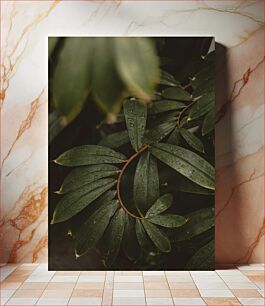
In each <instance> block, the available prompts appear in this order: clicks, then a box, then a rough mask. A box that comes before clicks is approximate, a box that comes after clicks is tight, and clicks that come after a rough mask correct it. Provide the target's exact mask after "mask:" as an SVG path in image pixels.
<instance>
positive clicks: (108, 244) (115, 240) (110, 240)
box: [103, 208, 125, 267]
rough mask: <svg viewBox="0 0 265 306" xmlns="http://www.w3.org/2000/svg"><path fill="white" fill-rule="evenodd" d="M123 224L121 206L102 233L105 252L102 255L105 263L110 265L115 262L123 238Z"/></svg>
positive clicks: (123, 217)
mask: <svg viewBox="0 0 265 306" xmlns="http://www.w3.org/2000/svg"><path fill="white" fill-rule="evenodd" d="M124 225H125V212H124V210H123V209H122V208H120V209H118V210H117V211H116V213H115V215H114V216H113V217H112V218H111V221H110V223H109V225H108V227H107V229H106V231H105V233H104V236H103V241H104V244H105V246H104V249H106V252H105V253H104V255H103V258H104V262H105V265H106V266H107V267H111V266H112V264H113V263H114V262H115V260H116V258H117V256H118V254H119V251H120V246H121V242H122V239H123V232H124Z"/></svg>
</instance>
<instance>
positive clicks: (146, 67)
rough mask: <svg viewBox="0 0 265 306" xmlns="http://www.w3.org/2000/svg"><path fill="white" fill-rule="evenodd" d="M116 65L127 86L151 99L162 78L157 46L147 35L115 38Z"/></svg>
mask: <svg viewBox="0 0 265 306" xmlns="http://www.w3.org/2000/svg"><path fill="white" fill-rule="evenodd" d="M115 47H116V48H115V52H116V65H117V69H118V72H119V75H120V77H121V79H122V80H123V82H124V83H125V84H126V86H127V88H128V89H129V90H130V91H131V92H132V93H133V94H134V95H135V96H136V97H137V98H139V99H143V100H145V101H150V100H151V96H152V94H153V91H154V89H155V86H156V84H157V83H158V82H159V79H160V69H159V59H158V57H157V56H156V50H155V46H154V45H153V42H152V40H151V39H149V38H145V37H126V38H125V37H123V38H121V37H119V38H116V40H115Z"/></svg>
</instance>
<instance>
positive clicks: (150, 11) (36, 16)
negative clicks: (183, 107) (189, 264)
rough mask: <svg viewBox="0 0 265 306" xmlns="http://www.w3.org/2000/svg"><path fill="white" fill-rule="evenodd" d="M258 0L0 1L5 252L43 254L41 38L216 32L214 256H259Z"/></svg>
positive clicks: (16, 256)
mask: <svg viewBox="0 0 265 306" xmlns="http://www.w3.org/2000/svg"><path fill="white" fill-rule="evenodd" d="M263 11H264V10H263V1H261V0H260V1H244V0H242V1H163V3H162V1H2V2H1V34H2V35H1V51H2V52H1V106H2V107H1V169H2V171H1V174H2V177H1V180H2V182H1V183H2V184H1V224H0V226H1V239H2V243H1V252H0V253H1V258H0V262H6V261H9V262H35V261H38V262H40V261H42V262H43V261H46V260H47V169H48V156H47V146H48V138H47V51H48V50H47V43H48V40H47V37H48V36H57V35H58V36H59V35H60V36H70V35H73V36H76V35H78V36H80V35H81V36H91V35H94V36H97V35H104V36H105V35H113V36H115V35H117V36H118V35H121V36H123V35H129V36H130V35H131V36H137V35H140V36H152V35H156V36H157V35H161V36H167V35H170V36H200V35H201V36H207V35H209V36H215V38H216V42H218V43H219V44H220V45H222V46H220V47H218V49H219V50H218V54H219V56H218V64H217V116H216V118H217V123H216V165H217V166H216V169H217V191H216V260H217V262H237V263H239V262H262V261H263V259H264V245H263V242H264V239H263V238H264V236H263V235H264V226H263V223H264V210H263V192H264V191H263V180H264V165H263V145H264V143H263V139H264V137H263V120H264V111H263V97H264V93H263V90H264V88H263V81H264V40H263V35H264V32H263V31H264V16H263Z"/></svg>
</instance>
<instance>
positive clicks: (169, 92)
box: [162, 87, 191, 101]
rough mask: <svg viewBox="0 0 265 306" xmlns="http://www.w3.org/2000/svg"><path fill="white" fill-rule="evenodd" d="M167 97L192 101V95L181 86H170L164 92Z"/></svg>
mask: <svg viewBox="0 0 265 306" xmlns="http://www.w3.org/2000/svg"><path fill="white" fill-rule="evenodd" d="M162 96H163V97H164V98H165V99H169V100H177V101H190V100H191V95H190V94H189V93H188V92H187V91H186V90H184V89H182V88H181V87H170V88H167V89H165V90H164V91H163V92H162Z"/></svg>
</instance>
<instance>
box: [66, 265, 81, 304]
mask: <svg viewBox="0 0 265 306" xmlns="http://www.w3.org/2000/svg"><path fill="white" fill-rule="evenodd" d="M79 272H80V271H79ZM80 275H81V272H80V273H79V274H78V277H77V279H76V281H75V284H74V287H73V288H72V292H71V294H70V297H69V299H68V302H67V305H69V302H70V300H71V298H72V296H73V292H74V290H75V288H76V285H77V283H78V280H79V277H80Z"/></svg>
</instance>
